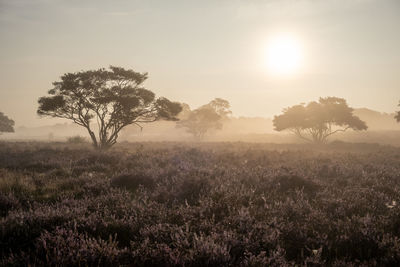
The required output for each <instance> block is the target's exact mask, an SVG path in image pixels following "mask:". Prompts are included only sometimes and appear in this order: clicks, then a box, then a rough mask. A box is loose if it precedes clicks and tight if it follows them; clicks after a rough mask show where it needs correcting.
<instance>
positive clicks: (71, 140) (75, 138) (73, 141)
mask: <svg viewBox="0 0 400 267" xmlns="http://www.w3.org/2000/svg"><path fill="white" fill-rule="evenodd" d="M67 143H70V144H83V143H86V138H85V137H83V136H80V135H75V136H71V137H68V138H67Z"/></svg>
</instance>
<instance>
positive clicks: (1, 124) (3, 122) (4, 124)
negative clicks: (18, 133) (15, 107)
mask: <svg viewBox="0 0 400 267" xmlns="http://www.w3.org/2000/svg"><path fill="white" fill-rule="evenodd" d="M13 132H14V121H13V120H12V119H10V118H8V117H7V116H6V115H4V113H3V112H0V134H1V133H13Z"/></svg>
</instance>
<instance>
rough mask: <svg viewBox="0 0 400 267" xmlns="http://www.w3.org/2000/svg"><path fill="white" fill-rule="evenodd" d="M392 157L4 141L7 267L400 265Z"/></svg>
mask: <svg viewBox="0 0 400 267" xmlns="http://www.w3.org/2000/svg"><path fill="white" fill-rule="evenodd" d="M399 201H400V149H399V148H394V147H388V146H387V147H385V146H379V145H367V144H346V143H336V144H332V145H326V146H324V147H309V146H303V145H272V144H246V143H207V144H190V143H187V144H182V143H142V144H139V143H131V144H129V143H125V144H119V145H117V146H116V147H115V148H113V149H112V150H109V151H106V152H101V153H100V152H98V151H96V150H94V149H92V148H91V147H90V146H89V145H87V146H86V145H83V146H79V145H76V146H70V145H66V144H62V143H58V144H45V143H0V216H1V217H0V235H1V237H0V251H1V252H0V253H1V259H0V265H2V266H8V265H9V266H27V265H29V264H30V265H31V266H110V265H116V266H117V265H125V266H285V265H300V266H301V265H308V266H310V265H313V266H326V265H328V266H343V265H352V264H353V265H356V266H359V265H372V266H373V265H379V266H382V265H384V266H395V265H398V264H400V206H399V205H400V204H399V203H400V202H399Z"/></svg>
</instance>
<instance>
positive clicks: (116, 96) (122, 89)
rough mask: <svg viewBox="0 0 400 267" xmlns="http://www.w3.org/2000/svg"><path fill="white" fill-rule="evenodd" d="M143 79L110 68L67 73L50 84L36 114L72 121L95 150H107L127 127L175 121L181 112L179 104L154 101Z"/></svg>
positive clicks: (40, 99)
mask: <svg viewBox="0 0 400 267" xmlns="http://www.w3.org/2000/svg"><path fill="white" fill-rule="evenodd" d="M146 79H147V74H146V73H143V74H142V73H138V72H135V71H133V70H126V69H124V68H120V67H113V66H110V68H109V70H106V69H99V70H90V71H81V72H76V73H67V74H64V75H63V76H62V77H61V81H58V82H54V83H53V85H54V88H53V89H51V90H49V91H48V93H49V94H50V96H44V97H41V98H39V101H38V102H39V108H38V110H37V113H38V114H39V115H45V116H52V117H58V118H64V119H69V120H72V121H73V122H74V123H76V124H78V125H80V126H82V127H84V128H86V130H87V131H88V133H89V135H90V138H91V140H92V142H93V145H94V146H95V147H97V148H100V149H107V148H109V147H111V146H112V145H114V144H115V143H116V142H117V138H118V134H119V132H120V131H121V130H122V129H123V128H124V127H126V126H127V125H130V124H135V125H137V126H139V127H142V126H141V125H140V124H141V123H147V122H154V121H156V120H159V119H166V120H175V119H176V118H175V116H176V115H177V114H178V113H179V112H180V111H181V106H180V105H179V104H178V103H174V102H171V101H169V100H168V99H166V98H163V97H161V98H155V95H154V93H153V92H151V91H149V90H147V89H145V88H144V87H142V84H143V82H144V81H145V80H146ZM93 121H95V122H96V123H97V125H96V127H94V126H93V125H92V123H93ZM96 130H97V131H98V134H97V136H96V134H95V131H96Z"/></svg>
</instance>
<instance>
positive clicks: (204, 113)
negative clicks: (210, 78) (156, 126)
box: [177, 98, 232, 139]
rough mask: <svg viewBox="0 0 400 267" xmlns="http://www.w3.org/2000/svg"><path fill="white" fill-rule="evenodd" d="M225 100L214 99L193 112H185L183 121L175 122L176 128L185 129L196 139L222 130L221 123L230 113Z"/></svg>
mask: <svg viewBox="0 0 400 267" xmlns="http://www.w3.org/2000/svg"><path fill="white" fill-rule="evenodd" d="M229 108H230V105H229V102H228V101H227V100H224V99H221V98H216V99H214V100H212V101H211V102H210V103H208V104H206V105H203V106H201V107H199V108H198V109H195V110H193V111H190V110H189V111H187V109H186V114H187V115H186V116H185V119H182V120H180V121H179V122H177V127H178V128H186V131H187V132H188V133H190V134H192V135H193V136H194V137H195V138H196V139H202V138H203V137H204V136H205V134H206V133H207V132H209V131H211V130H220V129H222V125H223V121H224V120H226V119H227V118H228V115H229V114H231V113H232V112H231V111H230V110H229Z"/></svg>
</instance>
